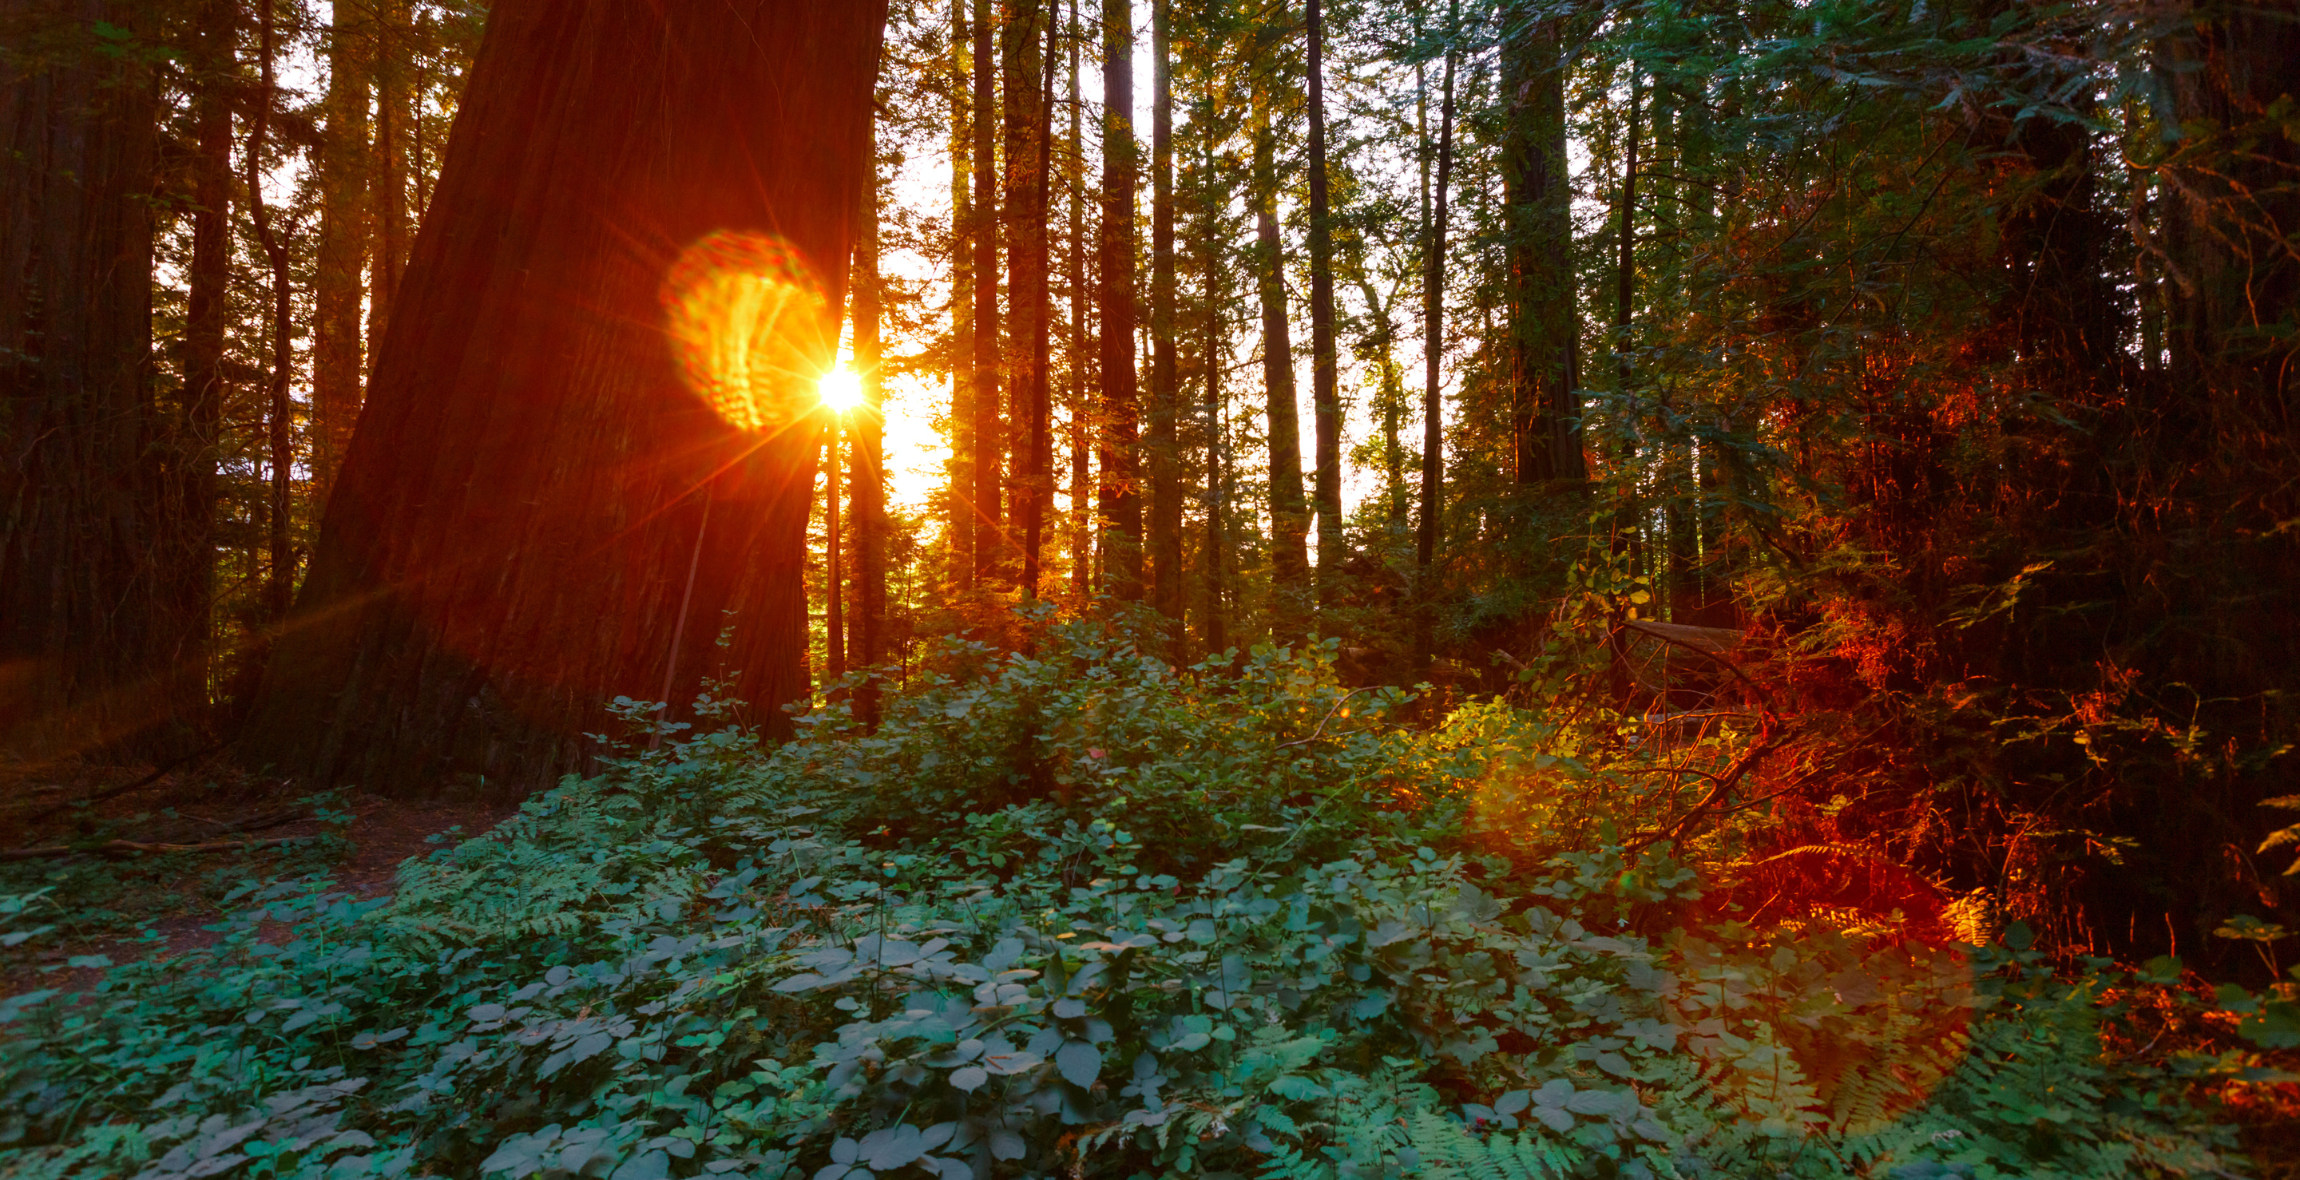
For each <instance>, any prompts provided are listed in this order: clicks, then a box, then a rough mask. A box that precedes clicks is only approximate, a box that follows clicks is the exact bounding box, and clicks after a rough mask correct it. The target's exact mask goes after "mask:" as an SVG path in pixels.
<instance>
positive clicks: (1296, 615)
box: [1250, 70, 1310, 643]
mask: <svg viewBox="0 0 2300 1180" xmlns="http://www.w3.org/2000/svg"><path fill="white" fill-rule="evenodd" d="M1255 79H1256V90H1255V94H1254V131H1253V135H1254V164H1253V169H1254V171H1253V176H1252V179H1251V185H1252V187H1251V193H1250V196H1251V200H1252V202H1253V206H1254V242H1255V252H1254V282H1255V288H1256V290H1257V291H1258V292H1259V295H1260V298H1261V306H1262V393H1263V402H1264V406H1265V412H1266V413H1267V415H1268V421H1269V427H1268V429H1269V440H1270V504H1269V508H1270V569H1271V585H1270V598H1271V628H1272V630H1273V632H1274V633H1275V634H1276V636H1277V638H1278V640H1279V642H1281V643H1289V642H1293V641H1295V640H1298V639H1300V638H1301V637H1302V636H1303V635H1305V634H1306V633H1307V632H1308V626H1309V620H1308V618H1307V617H1306V616H1307V612H1308V608H1309V603H1308V602H1307V601H1306V600H1305V598H1304V593H1305V591H1306V590H1307V589H1308V587H1307V586H1305V585H1304V582H1305V581H1306V580H1307V579H1308V578H1309V574H1310V546H1309V531H1310V519H1309V516H1310V510H1309V505H1308V503H1307V502H1305V501H1304V500H1303V498H1302V415H1301V408H1300V405H1299V403H1298V402H1297V401H1296V399H1295V396H1294V337H1293V332H1292V329H1291V328H1290V327H1289V323H1290V321H1289V320H1288V317H1287V315H1286V269H1285V250H1284V245H1283V243H1282V242H1281V241H1280V239H1279V237H1278V165H1277V150H1278V147H1277V143H1278V135H1277V131H1276V129H1274V128H1273V127H1272V126H1271V125H1270V124H1271V112H1270V107H1271V106H1272V104H1274V103H1275V102H1276V97H1275V95H1274V94H1272V93H1271V91H1272V90H1274V89H1275V87H1276V80H1275V79H1274V78H1270V77H1269V76H1268V71H1267V70H1257V71H1256V73H1255Z"/></svg>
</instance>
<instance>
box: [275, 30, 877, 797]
mask: <svg viewBox="0 0 2300 1180" xmlns="http://www.w3.org/2000/svg"><path fill="white" fill-rule="evenodd" d="M884 20H885V11H884V6H883V5H881V4H856V5H836V6H819V5H812V4H805V3H800V2H798V0H736V2H735V3H731V4H719V5H673V6H669V7H665V8H660V9H657V8H651V7H648V6H644V5H628V4H622V3H617V2H614V0H507V2H504V3H500V4H498V5H497V6H496V7H495V9H494V11H493V13H492V14H491V17H490V20H489V24H488V29H487V34H486V40H485V43H484V44H483V46H482V48H481V50H480V53H479V57H478V61H477V64H476V65H475V67H474V69H473V71H472V76H471V80H470V83H469V85H468V87H467V89H466V90H465V92H464V95H463V98H462V103H461V106H460V110H459V113H458V115H457V123H456V129H455V132H454V135H453V136H452V137H451V140H450V142H449V145H448V149H447V153H446V159H445V165H444V167H443V168H442V170H441V176H440V181H439V186H438V189H437V194H436V199H435V201H434V203H433V204H434V207H433V209H432V212H431V215H430V216H429V217H427V218H426V219H425V224H424V226H423V229H422V232H421V234H420V238H419V241H418V243H417V247H416V251H415V254H414V257H413V259H412V260H411V263H410V267H409V271H408V276H407V280H406V283H405V285H404V287H403V289H402V292H401V299H400V308H399V311H398V312H397V313H395V315H394V318H393V322H392V326H391V330H390V334H389V335H388V336H387V337H386V338H385V339H384V341H383V345H382V348H381V349H380V352H379V356H378V358H377V363H376V372H375V380H374V383H373V385H372V387H371V389H370V391H369V396H368V405H367V409H366V411H365V413H364V414H363V416H362V420H361V428H360V430H359V432H358V434H357V435H356V436H355V437H354V439H353V441H352V447H351V452H350V454H349V455H348V456H347V457H346V460H345V464H344V469H343V472H342V474H341V476H340V477H339V479H338V482H337V485H336V494H335V497H334V499H333V501H332V503H331V504H330V506H329V510H328V513H327V517H326V520H325V522H324V525H323V527H322V531H321V536H320V542H319V546H318V549H317V552H316V554H315V557H314V561H313V564H312V569H311V573H310V575H309V577H308V578H307V580H306V582H305V586H304V590H303V593H302V595H301V597H300V599H299V602H298V610H297V613H296V616H295V617H294V618H293V619H292V620H291V623H290V626H289V627H288V628H287V630H286V631H285V633H284V634H283V635H282V637H281V639H280V642H279V644H278V648H277V654H276V655H275V657H274V658H273V660H272V663H271V666H270V669H269V671H268V672H267V674H266V678H265V682H264V687H263V690H262V693H261V696H260V699H259V700H258V702H257V705H256V709H255V711H254V715H253V717H252V719H251V722H250V724H249V727H248V734H247V736H246V737H245V738H243V741H242V753H243V757H245V758H246V759H248V760H249V761H250V762H252V763H256V764H269V765H272V766H275V767H277V768H279V769H280V770H282V771H285V772H288V773H292V774H297V775H300V776H302V777H304V778H306V779H307V780H308V781H311V782H313V783H315V784H326V783H347V782H356V783H359V784H362V785H363V786H365V787H367V788H368V789H370V790H376V791H385V792H398V793H403V794H405V793H414V792H421V791H429V790H437V789H440V788H441V787H442V786H451V785H457V784H462V783H468V782H475V781H478V780H479V779H480V778H481V776H484V779H485V781H487V782H489V783H492V784H495V785H496V786H497V787H498V788H499V789H503V790H522V789H529V788H534V787H540V786H543V785H547V784H549V783H551V782H553V781H555V780H556V778H557V777H558V776H559V775H560V774H562V773H564V772H567V771H569V770H572V769H575V768H577V767H579V766H580V765H582V763H583V755H584V754H585V752H586V751H585V747H584V746H583V744H582V743H583V739H582V736H581V735H583V734H584V733H586V732H600V731H603V730H605V729H608V728H611V727H612V726H613V725H614V724H615V722H614V721H613V720H612V718H611V717H610V716H609V715H608V713H607V708H606V702H607V701H608V699H609V698H611V697H613V696H615V695H616V694H618V693H621V694H629V695H632V696H643V695H645V696H651V695H653V694H654V693H655V692H656V691H657V690H658V687H657V686H658V685H660V684H662V683H664V682H665V681H666V680H668V682H669V683H670V684H671V686H672V688H671V693H670V695H669V699H671V700H684V699H686V698H687V696H688V695H689V694H691V693H692V692H693V691H694V690H695V689H696V687H697V686H698V684H699V681H700V679H701V678H702V677H703V676H705V675H713V674H716V675H719V676H721V677H728V676H732V677H737V678H738V679H736V681H735V683H736V685H737V688H738V691H739V692H740V693H741V694H742V695H744V696H745V697H747V698H748V700H749V701H750V702H751V706H752V708H753V710H754V711H755V713H756V716H757V719H758V720H759V721H760V722H761V723H762V724H763V725H764V726H765V728H766V729H767V731H768V732H769V733H770V734H786V733H788V732H789V729H790V723H789V720H788V718H787V716H786V715H785V713H784V711H783V706H784V705H786V704H789V703H792V702H797V701H802V700H804V699H805V696H806V689H807V684H806V671H805V662H804V660H805V651H806V630H805V627H806V587H805V580H804V577H803V571H804V566H805V562H806V557H807V553H806V527H807V517H808V512H809V507H810V504H809V500H810V498H811V493H810V489H811V488H812V487H813V483H814V470H813V468H814V461H815V455H816V454H817V453H818V451H819V450H820V447H821V444H822V428H823V416H822V414H821V413H820V411H819V409H818V408H817V402H816V398H815V396H814V392H815V390H814V382H815V380H816V379H817V377H818V376H819V375H820V374H821V373H822V372H824V371H825V370H826V369H827V368H828V367H829V365H830V363H831V361H832V359H833V357H834V355H835V351H836V347H837V338H838V309H839V308H840V307H841V306H843V303H844V288H845V277H846V267H847V260H848V257H849V253H850V250H851V247H852V243H851V231H852V228H853V223H854V220H855V216H856V211H857V210H858V209H859V208H860V207H861V189H862V187H863V186H864V185H865V184H866V183H867V182H868V177H869V168H868V150H869V149H868V145H869V135H870V119H871V90H872V85H873V81H874V78H875V75H876V70H877V62H878V53H879V43H880V37H881V32H882V27H883V24H884ZM795 77H804V78H805V79H806V81H807V84H806V85H804V86H792V85H789V84H788V82H789V80H790V79H792V78H795ZM706 513H709V516H710V519H711V521H712V527H711V528H710V529H709V530H708V532H706V531H705V530H704V529H703V528H702V525H703V521H704V517H705V514H706ZM688 571H692V573H691V574H690V573H689V572H688ZM682 602H685V603H688V604H689V607H690V611H689V612H688V613H691V614H692V617H693V618H694V619H696V620H698V621H699V622H701V623H704V624H706V625H696V626H689V627H685V628H681V627H680V626H679V625H678V624H679V616H680V615H681V614H682V611H681V610H680V607H681V604H682ZM721 618H731V621H732V625H733V632H732V637H731V641H730V644H729V646H728V647H726V648H725V649H724V650H722V649H721V648H720V647H719V646H718V645H717V642H716V640H717V634H716V633H717V631H718V630H719V628H718V627H716V626H711V625H707V624H708V623H709V622H710V621H712V620H717V619H721Z"/></svg>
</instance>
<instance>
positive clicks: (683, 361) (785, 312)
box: [661, 231, 838, 431]
mask: <svg viewBox="0 0 2300 1180" xmlns="http://www.w3.org/2000/svg"><path fill="white" fill-rule="evenodd" d="M661 298H662V303H663V310H664V313H665V318H666V324H665V330H666V331H667V333H668V334H669V336H670V339H671V345H672V350H673V352H674V354H675V355H676V356H677V358H678V361H679V368H680V374H681V376H682V377H684V378H685V380H686V382H687V388H688V389H690V390H692V391H694V393H695V395H696V396H697V397H700V398H702V399H703V400H704V401H705V402H706V403H708V404H709V405H710V407H711V409H712V410H713V411H715V412H717V414H718V415H719V417H721V418H723V419H725V420H726V422H727V423H728V424H729V425H731V426H734V427H735V428H736V429H738V430H746V431H773V430H778V429H780V428H782V427H784V426H787V425H789V424H790V423H792V422H793V421H795V420H797V419H798V418H799V417H800V416H802V415H804V414H805V413H807V412H808V411H810V410H812V409H813V408H814V407H813V403H812V400H811V399H810V398H809V397H808V396H807V394H808V393H809V392H810V387H811V386H813V385H814V383H815V381H816V379H817V376H818V375H819V374H821V373H822V372H823V370H824V367H825V364H826V362H827V361H828V360H829V359H830V356H831V352H832V349H833V348H834V347H835V346H836V341H837V339H838V337H837V335H836V333H837V330H838V325H837V323H836V321H835V320H834V319H832V317H831V315H830V309H829V307H828V305H827V302H826V301H825V300H824V299H823V296H822V285H821V284H820V283H818V282H817V281H816V280H815V277H814V272H813V270H812V269H811V268H810V267H808V266H807V263H806V260H805V259H804V258H802V257H800V256H799V253H798V251H796V250H794V249H792V248H791V247H790V246H789V244H787V243H785V242H783V241H782V240H781V239H779V238H774V237H770V236H767V235H764V234H751V233H730V232H726V231H720V232H718V233H713V234H711V235H710V236H708V237H706V238H704V239H703V240H701V241H699V242H697V243H695V244H694V245H693V246H690V247H688V248H687V249H686V251H685V252H683V253H682V254H680V255H679V260H678V261H677V262H676V263H674V264H673V265H672V267H671V273H670V274H669V276H668V277H666V278H665V279H664V280H663V287H662V291H661Z"/></svg>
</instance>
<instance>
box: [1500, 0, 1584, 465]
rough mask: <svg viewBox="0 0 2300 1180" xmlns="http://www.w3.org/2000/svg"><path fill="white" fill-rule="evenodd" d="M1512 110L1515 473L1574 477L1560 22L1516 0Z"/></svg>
mask: <svg viewBox="0 0 2300 1180" xmlns="http://www.w3.org/2000/svg"><path fill="white" fill-rule="evenodd" d="M1505 25H1506V27H1507V28H1508V29H1509V31H1510V37H1509V40H1508V41H1507V42H1506V43H1505V45H1504V46H1503V49H1502V59H1501V62H1502V92H1503V93H1504V94H1506V95H1508V96H1509V118H1508V122H1507V123H1506V124H1505V125H1504V126H1505V134H1504V136H1503V140H1502V185H1503V191H1504V193H1505V198H1506V202H1507V211H1506V216H1507V217H1508V219H1509V272H1508V298H1509V332H1510V342H1509V349H1508V352H1507V358H1506V363H1507V365H1508V370H1507V380H1508V383H1509V406H1510V434H1511V441H1512V444H1513V445H1512V448H1511V449H1512V450H1513V451H1514V459H1515V462H1514V463H1513V466H1514V467H1515V469H1516V470H1515V476H1516V481H1517V483H1518V484H1520V485H1521V486H1529V487H1530V486H1544V485H1550V484H1551V483H1552V482H1553V481H1563V482H1564V483H1566V484H1569V485H1570V484H1578V483H1579V482H1580V481H1581V479H1582V477H1583V474H1584V471H1583V464H1582V457H1581V422H1580V419H1581V406H1580V402H1579V400H1578V399H1577V398H1576V396H1575V394H1574V387H1575V385H1576V384H1577V383H1578V381H1579V374H1578V373H1577V372H1576V371H1575V363H1574V362H1575V356H1574V352H1575V341H1576V339H1577V336H1578V333H1577V330H1576V327H1575V322H1574V306H1573V217H1572V213H1573V211H1572V204H1571V202H1572V196H1573V192H1572V176H1571V174H1570V172H1569V171H1568V165H1567V161H1566V158H1565V62H1564V61H1563V59H1562V57H1561V54H1562V53H1563V41H1562V38H1561V37H1560V35H1559V30H1558V27H1557V22H1556V21H1555V20H1545V19H1540V18H1538V17H1537V16H1536V15H1535V14H1534V13H1532V12H1531V11H1529V10H1527V9H1524V8H1520V9H1518V10H1516V11H1514V12H1513V14H1512V15H1511V17H1510V18H1509V19H1508V20H1507V21H1506V22H1505Z"/></svg>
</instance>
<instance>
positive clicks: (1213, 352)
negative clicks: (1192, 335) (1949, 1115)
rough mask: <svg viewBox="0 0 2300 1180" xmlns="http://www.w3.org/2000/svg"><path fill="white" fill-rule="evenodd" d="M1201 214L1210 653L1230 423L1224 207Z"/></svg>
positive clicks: (1225, 619)
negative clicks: (1225, 388) (1225, 387)
mask: <svg viewBox="0 0 2300 1180" xmlns="http://www.w3.org/2000/svg"><path fill="white" fill-rule="evenodd" d="M1199 142H1200V143H1201V144H1202V145H1203V146H1204V155H1203V156H1202V157H1201V158H1200V161H1199V165H1200V169H1201V171H1200V175H1201V177H1209V176H1211V174H1212V172H1213V168H1214V152H1213V137H1212V136H1201V137H1200V138H1199ZM1204 209H1205V213H1204V216H1203V217H1202V218H1201V219H1200V221H1199V225H1200V226H1201V227H1202V230H1203V232H1202V234H1201V236H1200V237H1199V240H1198V254H1199V257H1200V259H1201V260H1203V262H1204V273H1205V279H1204V286H1203V288H1202V289H1203V290H1204V292H1205V298H1204V300H1203V304H1204V307H1205V332H1204V339H1203V342H1202V349H1203V353H1204V366H1205V374H1206V400H1205V418H1206V426H1205V429H1206V558H1205V562H1204V565H1205V570H1206V621H1205V625H1204V627H1203V628H1202V629H1201V633H1202V634H1203V635H1204V637H1205V645H1206V654H1207V655H1209V656H1218V655H1220V654H1221V653H1223V652H1225V651H1228V650H1229V649H1230V625H1229V610H1228V607H1227V597H1228V594H1229V574H1228V565H1229V559H1228V554H1229V544H1230V540H1229V535H1228V529H1227V527H1226V524H1227V517H1228V514H1229V511H1230V499H1229V490H1230V488H1229V464H1228V462H1227V453H1228V446H1227V439H1226V435H1227V429H1226V427H1227V425H1228V424H1227V423H1226V422H1225V421H1224V414H1223V412H1222V410H1223V403H1222V359H1223V357H1222V354H1223V347H1222V344H1223V340H1224V338H1225V336H1226V332H1225V328H1226V327H1227V325H1226V324H1225V322H1224V318H1223V315H1222V302H1223V298H1222V297H1223V295H1224V291H1223V286H1222V256H1223V253H1224V243H1222V242H1221V241H1220V240H1219V237H1218V234H1219V232H1220V227H1221V210H1220V208H1219V206H1217V205H1216V204H1215V203H1214V202H1210V201H1209V202H1206V203H1205V205H1204Z"/></svg>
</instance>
